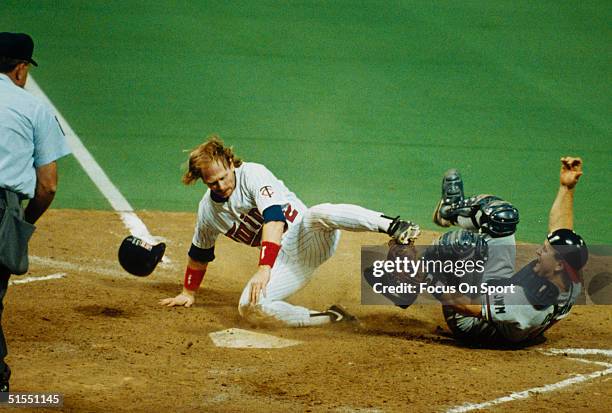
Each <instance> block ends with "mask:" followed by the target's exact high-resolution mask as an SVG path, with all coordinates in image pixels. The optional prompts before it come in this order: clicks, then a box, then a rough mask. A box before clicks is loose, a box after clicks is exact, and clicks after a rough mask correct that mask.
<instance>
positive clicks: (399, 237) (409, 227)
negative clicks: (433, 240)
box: [387, 217, 421, 245]
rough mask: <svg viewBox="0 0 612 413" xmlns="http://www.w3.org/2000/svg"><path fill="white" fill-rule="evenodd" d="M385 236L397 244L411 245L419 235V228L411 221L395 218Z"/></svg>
mask: <svg viewBox="0 0 612 413" xmlns="http://www.w3.org/2000/svg"><path fill="white" fill-rule="evenodd" d="M387 234H389V235H390V236H391V238H393V239H394V240H395V241H396V242H397V243H398V244H403V245H408V244H412V243H413V242H414V240H415V239H417V238H418V237H419V235H420V234H421V228H420V227H419V226H418V225H417V224H415V223H414V222H412V221H404V220H403V219H400V218H399V217H396V218H395V219H394V220H393V222H391V225H389V230H388V231H387Z"/></svg>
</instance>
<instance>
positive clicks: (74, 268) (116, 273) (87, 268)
mask: <svg viewBox="0 0 612 413" xmlns="http://www.w3.org/2000/svg"><path fill="white" fill-rule="evenodd" d="M29 259H30V263H31V264H35V265H40V266H43V267H49V268H57V269H61V270H64V271H71V272H76V273H81V272H87V273H93V274H99V275H107V276H110V277H122V278H135V276H133V275H130V274H127V273H124V272H123V270H122V269H120V268H119V267H117V270H113V269H109V268H103V267H100V266H95V265H81V264H75V263H72V262H68V261H60V260H56V259H53V258H46V257H37V256H34V255H30V257H29ZM170 268H171V269H173V268H174V267H172V266H171V267H170ZM136 278H139V277H136ZM141 278H146V277H141ZM156 281H159V280H156Z"/></svg>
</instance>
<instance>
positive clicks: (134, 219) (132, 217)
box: [26, 75, 168, 261]
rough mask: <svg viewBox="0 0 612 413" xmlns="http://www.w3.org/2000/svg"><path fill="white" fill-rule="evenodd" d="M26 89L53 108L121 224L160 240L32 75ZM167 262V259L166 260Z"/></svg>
mask: <svg viewBox="0 0 612 413" xmlns="http://www.w3.org/2000/svg"><path fill="white" fill-rule="evenodd" d="M26 89H27V90H28V91H29V92H31V93H32V94H33V95H35V96H37V97H38V98H39V99H41V100H43V101H44V102H45V103H47V104H48V105H49V106H51V107H52V108H53V110H54V111H55V113H56V114H57V117H58V120H59V122H60V124H61V125H62V128H63V130H64V133H65V134H66V140H67V141H68V144H69V145H70V148H71V149H72V152H73V154H74V157H75V158H76V159H77V161H78V162H79V164H80V165H81V167H82V168H83V170H84V171H85V172H86V173H87V175H88V176H89V178H91V180H92V181H93V183H94V184H95V185H96V187H98V189H99V190H100V192H101V193H102V195H104V197H105V198H106V199H107V200H108V202H109V203H110V205H111V206H112V207H113V209H114V210H115V211H116V212H117V213H118V214H119V216H120V217H121V220H122V221H123V224H124V225H125V226H126V228H127V229H128V230H129V231H130V233H131V234H133V235H135V236H137V237H139V238H142V239H144V240H145V241H147V242H149V243H152V244H154V243H157V242H158V241H161V240H162V239H161V238H159V237H154V236H153V235H151V233H150V232H149V230H148V229H147V226H146V225H145V223H144V222H143V221H142V220H141V219H140V218H139V217H138V215H136V213H135V212H134V209H133V208H132V206H131V205H130V203H129V202H128V201H127V199H125V197H124V196H123V195H122V194H121V192H120V191H119V189H117V187H116V186H115V185H114V184H113V183H112V182H111V180H110V178H109V177H108V175H106V173H105V172H104V170H103V169H102V168H101V167H100V165H99V164H98V162H97V161H96V160H95V159H94V157H93V156H92V155H91V153H90V152H89V151H88V150H87V148H86V147H85V145H83V142H82V141H81V139H80V138H79V136H78V135H77V134H76V133H75V132H74V130H73V129H72V127H71V126H70V124H69V123H68V121H67V120H66V118H64V116H62V114H61V113H60V111H59V110H58V109H57V108H56V107H55V105H54V104H53V102H51V100H50V99H49V98H48V97H47V95H46V94H45V92H43V90H42V89H41V88H40V86H38V83H36V81H35V80H34V78H33V77H32V75H30V76H29V78H28V82H27V87H26ZM166 261H168V259H166Z"/></svg>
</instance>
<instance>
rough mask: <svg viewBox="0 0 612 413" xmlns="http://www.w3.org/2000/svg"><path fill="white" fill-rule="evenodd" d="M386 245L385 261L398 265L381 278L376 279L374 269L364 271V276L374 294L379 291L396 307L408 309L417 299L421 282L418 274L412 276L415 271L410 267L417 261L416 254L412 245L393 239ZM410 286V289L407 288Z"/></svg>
mask: <svg viewBox="0 0 612 413" xmlns="http://www.w3.org/2000/svg"><path fill="white" fill-rule="evenodd" d="M387 245H388V247H389V251H388V252H387V259H386V261H388V262H389V261H390V262H393V263H395V264H398V265H396V266H395V270H394V271H391V272H387V271H385V272H384V274H383V275H382V276H380V277H376V276H375V275H374V268H373V267H369V268H367V269H366V270H365V272H364V276H365V279H366V281H367V282H368V284H370V285H371V286H372V287H373V288H374V291H375V292H378V291H381V292H380V293H381V294H382V295H384V296H385V297H387V298H388V299H389V300H391V301H392V302H393V303H394V304H395V305H397V306H398V307H402V308H408V306H410V305H411V304H412V303H414V301H415V300H416V299H417V297H418V295H419V285H418V284H419V282H420V281H422V277H421V275H420V274H417V275H416V276H414V273H415V271H414V268H413V266H412V263H413V262H415V261H416V260H417V259H418V258H417V255H418V253H417V250H416V247H415V246H414V245H412V244H399V243H398V242H397V241H395V240H393V239H391V240H390V241H389V243H388V244H387ZM411 285H412V287H409V286H411Z"/></svg>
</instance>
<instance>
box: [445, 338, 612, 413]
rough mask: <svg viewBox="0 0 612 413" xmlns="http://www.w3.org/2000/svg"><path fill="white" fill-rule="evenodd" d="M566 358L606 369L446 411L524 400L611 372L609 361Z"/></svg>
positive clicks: (588, 352) (599, 351)
mask: <svg viewBox="0 0 612 413" xmlns="http://www.w3.org/2000/svg"><path fill="white" fill-rule="evenodd" d="M540 351H541V352H542V353H543V354H546V355H548V356H555V355H561V354H577V355H604V356H608V357H612V351H611V350H604V349H580V348H576V349H572V348H566V349H545V350H544V349H541V350H540ZM568 359H569V360H572V361H578V362H581V363H587V364H594V365H598V366H603V367H605V368H606V369H605V370H598V371H595V372H593V373H589V374H575V375H574V376H573V377H570V378H567V379H565V380H562V381H560V382H558V383H552V384H547V385H544V386H540V387H534V388H531V389H527V390H523V391H520V392H514V393H511V394H509V395H507V396H503V397H500V398H497V399H495V400H490V401H487V402H483V403H465V404H462V405H460V406H456V407H453V408H451V409H448V410H446V413H464V412H469V411H472V410H478V409H486V408H489V407H492V406H495V405H498V404H502V403H507V402H511V401H515V400H524V399H527V398H529V397H531V396H532V395H534V394H542V393H550V392H553V391H557V390H560V389H563V388H565V387H569V386H573V385H575V384H579V383H584V382H586V381H589V380H594V379H597V378H600V377H604V376H607V375H608V374H612V364H610V363H605V362H601V361H593V360H586V359H581V358H574V357H568Z"/></svg>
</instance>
